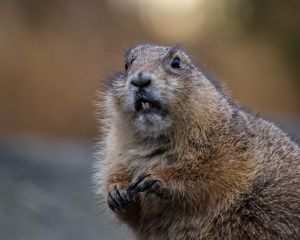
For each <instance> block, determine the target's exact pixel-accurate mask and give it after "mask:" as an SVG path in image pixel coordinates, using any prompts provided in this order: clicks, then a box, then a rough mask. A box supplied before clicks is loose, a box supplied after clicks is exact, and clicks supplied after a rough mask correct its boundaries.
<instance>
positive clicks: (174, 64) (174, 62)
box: [171, 57, 180, 68]
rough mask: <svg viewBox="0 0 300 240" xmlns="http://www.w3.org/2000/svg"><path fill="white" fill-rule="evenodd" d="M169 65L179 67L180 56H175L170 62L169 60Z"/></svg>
mask: <svg viewBox="0 0 300 240" xmlns="http://www.w3.org/2000/svg"><path fill="white" fill-rule="evenodd" d="M171 67H172V68H180V58H179V57H175V58H174V59H173V60H172V62H171Z"/></svg>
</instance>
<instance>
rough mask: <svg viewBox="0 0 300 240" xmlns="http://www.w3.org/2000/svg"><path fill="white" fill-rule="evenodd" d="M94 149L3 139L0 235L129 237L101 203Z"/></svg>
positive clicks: (21, 238)
mask: <svg viewBox="0 0 300 240" xmlns="http://www.w3.org/2000/svg"><path fill="white" fill-rule="evenodd" d="M91 149H92V146H91V145H90V144H87V143H84V142H74V141H73V142H72V141H71V142H70V141H62V140H57V139H52V140H45V139H41V138H31V139H28V138H26V139H20V138H1V139H0V159H1V161H0V182H1V185H0V196H1V197H0V239H3V240H40V239H43V240H54V239H55V240H68V239H69V240H82V239H88V240H102V239H103V240H108V239H109V240H113V239H116V240H117V239H118V240H119V239H127V238H126V236H127V235H128V234H127V231H126V230H124V229H121V228H120V227H118V225H117V224H116V222H113V221H112V219H111V218H109V217H107V216H106V215H105V214H104V213H103V210H102V209H99V206H98V205H97V201H96V198H95V196H94V195H93V192H92V184H91V165H92V161H93V159H92V154H91ZM112 223H113V224H112Z"/></svg>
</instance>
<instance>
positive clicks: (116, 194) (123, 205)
mask: <svg viewBox="0 0 300 240" xmlns="http://www.w3.org/2000/svg"><path fill="white" fill-rule="evenodd" d="M131 201H132V199H131V196H130V195H129V192H128V191H127V190H126V189H118V188H117V186H114V188H113V189H112V191H110V192H109V194H108V199H107V204H108V206H109V208H110V209H111V210H113V211H114V212H117V211H126V210H127V209H128V206H129V204H130V202H131Z"/></svg>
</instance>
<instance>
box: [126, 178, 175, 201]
mask: <svg viewBox="0 0 300 240" xmlns="http://www.w3.org/2000/svg"><path fill="white" fill-rule="evenodd" d="M128 190H129V192H130V193H131V194H134V193H138V192H144V193H145V194H146V195H148V194H150V193H154V194H156V195H158V196H159V197H161V198H167V197H169V195H170V194H169V191H168V190H167V188H166V187H164V186H163V184H162V182H161V181H160V180H158V179H155V177H154V176H153V175H151V174H140V175H138V176H137V177H136V178H134V179H133V180H132V182H131V183H130V184H129V187H128Z"/></svg>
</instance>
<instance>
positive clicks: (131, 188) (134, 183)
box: [128, 174, 150, 191]
mask: <svg viewBox="0 0 300 240" xmlns="http://www.w3.org/2000/svg"><path fill="white" fill-rule="evenodd" d="M148 176H150V174H141V175H139V176H138V177H136V178H135V179H133V180H132V182H131V183H130V184H129V187H128V190H129V191H134V190H135V189H136V187H137V185H138V184H139V183H140V182H141V181H143V180H144V178H146V177H148Z"/></svg>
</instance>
